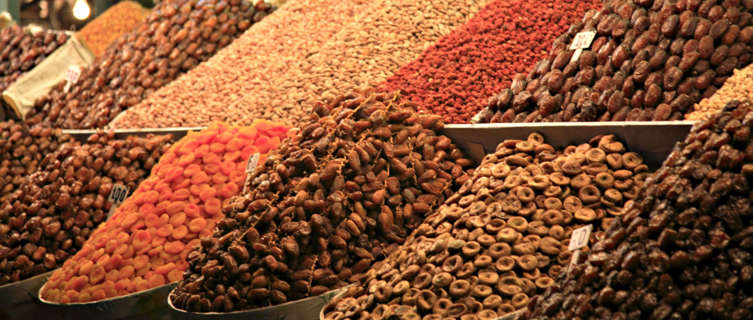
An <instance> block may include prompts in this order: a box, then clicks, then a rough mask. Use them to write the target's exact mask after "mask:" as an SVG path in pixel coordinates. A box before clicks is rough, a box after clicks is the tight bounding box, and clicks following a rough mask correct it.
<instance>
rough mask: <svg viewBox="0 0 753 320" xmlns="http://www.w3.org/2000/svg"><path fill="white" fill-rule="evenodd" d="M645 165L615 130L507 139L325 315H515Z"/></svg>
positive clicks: (608, 216) (611, 211)
mask: <svg viewBox="0 0 753 320" xmlns="http://www.w3.org/2000/svg"><path fill="white" fill-rule="evenodd" d="M646 170H648V168H647V167H646V165H645V164H642V160H641V158H640V157H639V156H638V155H637V154H635V153H633V152H627V151H626V150H625V147H624V146H623V144H622V143H620V142H617V141H614V140H613V137H612V136H603V137H596V138H594V139H592V141H591V143H590V144H582V145H579V146H577V147H576V146H568V147H566V148H564V149H561V150H556V149H555V148H554V147H552V146H551V145H548V144H546V143H545V142H544V138H543V137H542V136H541V135H540V134H537V133H534V134H531V135H530V136H529V137H528V139H527V140H523V141H521V140H506V141H504V142H502V143H501V144H499V146H498V147H497V150H496V152H495V153H493V154H490V155H487V156H486V158H485V159H484V161H483V163H482V164H481V166H480V167H479V168H478V169H476V170H475V172H474V175H473V177H472V178H471V179H470V180H469V181H468V182H466V183H465V184H464V185H463V186H462V187H461V188H460V190H459V191H458V193H456V194H455V195H453V196H452V197H450V198H449V199H447V201H446V202H445V203H444V204H443V205H442V206H441V207H440V208H439V209H437V210H436V211H435V213H433V214H432V215H430V216H429V217H427V218H426V220H425V221H424V223H423V224H421V226H419V227H418V228H417V229H416V231H415V232H414V233H412V234H411V236H410V237H409V238H408V240H407V241H406V243H405V244H404V245H403V246H401V247H400V248H399V249H398V250H397V251H396V252H394V253H393V254H392V255H390V256H389V257H388V258H387V259H386V260H384V261H383V262H379V263H378V265H375V267H374V268H372V269H370V270H368V272H367V273H366V277H363V279H362V280H361V281H360V282H358V283H357V284H356V285H355V286H354V287H352V288H349V289H347V291H346V293H344V294H343V295H341V296H339V297H337V298H335V299H334V300H332V301H331V302H330V303H329V304H328V305H327V306H326V307H325V308H324V316H325V317H324V319H326V320H340V319H383V318H384V319H391V318H390V317H395V319H398V318H399V319H421V318H423V319H447V318H451V319H495V318H496V317H497V316H502V315H505V314H507V313H509V312H513V311H515V310H517V309H519V308H521V307H523V306H525V305H526V304H527V303H528V300H529V298H530V297H532V296H535V295H537V294H540V293H543V292H544V291H545V290H546V288H547V287H549V286H550V285H552V284H553V283H554V280H553V279H556V278H557V277H558V276H559V275H560V274H562V273H565V272H566V270H567V267H568V264H569V261H570V257H571V252H570V251H569V250H568V244H569V241H570V236H571V233H572V232H573V230H574V229H576V228H579V227H583V226H585V225H587V224H594V225H595V228H594V229H595V230H603V228H602V226H606V225H608V223H609V221H610V220H612V219H614V218H613V217H612V216H613V215H616V214H618V213H619V212H620V211H619V208H620V207H622V203H623V202H630V201H632V199H634V198H635V195H636V190H637V187H636V185H638V184H641V183H642V181H643V179H644V178H645V177H646V176H647V175H648V173H647V172H646ZM600 234H601V232H600V231H597V232H595V233H592V234H591V237H590V239H589V240H590V241H589V242H592V243H593V242H595V240H596V238H597V237H598V236H600Z"/></svg>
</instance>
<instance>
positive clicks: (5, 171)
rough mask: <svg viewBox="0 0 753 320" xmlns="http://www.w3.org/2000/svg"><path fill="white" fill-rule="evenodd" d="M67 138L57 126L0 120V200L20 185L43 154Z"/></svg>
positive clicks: (46, 153) (34, 168) (34, 169)
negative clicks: (53, 127) (37, 126)
mask: <svg viewBox="0 0 753 320" xmlns="http://www.w3.org/2000/svg"><path fill="white" fill-rule="evenodd" d="M70 140H71V137H70V136H68V135H64V134H61V133H60V130H52V129H48V128H46V129H41V128H33V129H29V128H28V127H27V126H26V125H24V124H23V123H16V122H14V121H12V120H9V121H4V122H0V201H3V200H5V198H6V197H7V196H8V195H9V194H10V193H12V192H13V191H15V190H17V189H19V188H20V187H21V185H22V184H23V183H24V179H25V178H26V176H28V175H29V174H31V173H33V172H35V171H37V168H38V167H39V164H40V163H41V162H42V159H43V158H44V157H45V156H46V155H48V154H50V153H52V152H54V151H55V150H57V148H58V147H59V146H60V145H61V144H63V143H65V142H69V141H70Z"/></svg>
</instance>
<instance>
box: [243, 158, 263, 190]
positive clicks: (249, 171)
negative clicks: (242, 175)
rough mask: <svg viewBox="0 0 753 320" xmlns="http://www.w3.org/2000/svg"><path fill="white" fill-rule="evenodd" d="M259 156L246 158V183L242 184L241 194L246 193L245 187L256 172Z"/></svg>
mask: <svg viewBox="0 0 753 320" xmlns="http://www.w3.org/2000/svg"><path fill="white" fill-rule="evenodd" d="M260 156H261V154H259V153H254V154H252V155H251V156H250V157H248V162H247V163H246V181H245V182H244V183H243V193H244V194H245V193H246V186H247V185H248V183H249V182H250V181H251V176H252V175H253V174H254V172H255V171H256V166H257V165H259V157H260Z"/></svg>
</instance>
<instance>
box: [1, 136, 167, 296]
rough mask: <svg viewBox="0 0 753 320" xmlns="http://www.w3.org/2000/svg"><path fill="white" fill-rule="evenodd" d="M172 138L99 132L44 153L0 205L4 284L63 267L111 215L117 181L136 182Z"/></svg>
mask: <svg viewBox="0 0 753 320" xmlns="http://www.w3.org/2000/svg"><path fill="white" fill-rule="evenodd" d="M34 130H38V129H36V128H35V129H32V131H34ZM46 130H49V129H46ZM46 130H42V131H43V132H44V131H46ZM171 139H172V138H171V137H170V136H155V137H148V138H136V137H129V138H127V139H125V140H121V139H116V138H115V137H114V134H112V133H103V132H99V133H96V134H94V135H92V136H90V137H89V139H88V140H87V141H86V143H84V144H79V143H78V142H77V141H68V142H65V143H64V144H62V145H61V146H60V147H59V148H58V149H57V150H56V151H55V152H54V153H51V154H49V155H47V156H45V157H44V160H42V162H41V163H40V164H39V165H38V170H37V171H36V172H34V173H32V174H30V175H29V176H27V177H26V178H25V179H24V180H23V182H22V183H21V185H20V186H18V188H17V189H16V190H13V193H12V194H10V195H8V197H7V198H6V199H5V200H4V201H3V202H2V205H1V206H0V284H5V283H9V282H15V281H19V280H22V279H25V278H28V277H31V276H34V275H37V274H40V273H44V272H47V271H51V270H53V269H56V268H58V267H60V266H61V265H62V264H63V262H64V261H65V260H66V259H68V257H69V256H71V255H73V254H74V253H76V251H78V250H79V249H80V248H81V247H82V246H83V245H84V242H85V241H86V239H87V238H88V237H89V235H90V234H91V233H92V231H93V230H94V229H95V228H96V227H97V226H98V225H99V224H100V223H101V222H103V221H104V220H105V219H106V217H107V214H108V212H109V210H110V207H111V205H112V204H111V203H110V201H109V200H108V197H109V195H110V192H111V191H112V189H113V186H114V185H116V184H120V185H123V186H126V187H128V188H129V190H133V189H134V188H136V186H137V185H138V184H139V182H141V180H143V179H145V178H146V177H147V176H148V174H149V170H150V169H151V168H152V166H153V165H154V164H155V163H156V162H157V159H159V158H160V156H162V154H163V153H164V151H165V150H167V147H168V146H169V141H170V140H171Z"/></svg>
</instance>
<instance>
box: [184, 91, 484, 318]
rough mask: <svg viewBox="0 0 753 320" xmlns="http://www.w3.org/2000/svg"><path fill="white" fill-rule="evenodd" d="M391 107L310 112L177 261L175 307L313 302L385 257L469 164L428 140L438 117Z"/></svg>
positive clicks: (377, 104)
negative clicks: (211, 231) (180, 264)
mask: <svg viewBox="0 0 753 320" xmlns="http://www.w3.org/2000/svg"><path fill="white" fill-rule="evenodd" d="M397 99H398V97H397V96H396V95H388V94H373V93H364V94H363V95H361V94H351V95H345V96H341V97H339V98H337V99H335V100H334V101H332V102H330V103H329V105H328V106H326V107H325V106H324V105H318V106H317V107H315V108H314V113H313V114H312V116H311V117H310V118H309V121H308V122H307V123H305V124H304V125H303V127H302V130H301V132H300V133H299V135H298V138H299V139H298V141H292V140H286V142H284V143H283V144H282V145H281V147H280V149H279V150H278V151H277V152H273V153H270V155H269V157H268V158H267V160H266V162H265V163H264V165H263V166H262V167H261V168H260V170H258V171H257V172H256V173H255V174H253V175H252V176H251V181H250V183H249V184H247V185H246V186H247V188H248V190H249V192H248V193H246V194H243V195H242V196H239V197H236V198H235V199H234V200H233V201H231V203H230V204H229V205H228V206H226V207H224V208H223V211H225V218H224V219H222V220H221V221H220V222H219V223H218V224H217V226H218V229H217V231H216V232H215V235H214V237H212V238H207V239H202V243H201V250H198V251H194V252H191V253H190V254H189V255H188V261H189V264H190V265H189V269H188V271H187V272H186V274H185V276H184V279H183V281H181V282H180V283H179V285H178V287H177V288H176V289H175V290H174V291H173V293H172V294H171V297H170V298H171V300H172V302H173V303H174V304H175V306H176V307H178V308H180V309H184V310H188V311H194V312H209V311H215V312H228V311H234V310H244V309H250V308H256V307H262V306H267V305H276V304H280V303H284V302H287V301H293V300H297V299H301V298H305V297H309V296H317V295H320V294H322V293H325V292H327V291H330V290H332V289H336V288H340V287H342V286H345V285H347V283H348V282H350V281H357V280H359V279H361V278H362V277H363V275H364V273H363V272H365V271H366V270H368V269H369V268H370V267H371V265H372V263H374V262H375V261H377V260H381V259H383V258H384V257H385V256H387V255H389V254H390V252H392V251H393V250H394V249H395V248H397V247H398V245H399V244H401V243H402V242H403V241H404V240H405V238H406V237H407V236H408V234H409V233H410V231H411V230H412V229H413V228H415V227H417V226H418V225H419V224H420V223H421V222H422V221H423V217H424V215H426V214H428V213H430V212H431V211H432V209H433V208H434V207H436V206H438V205H440V204H441V203H442V202H444V200H445V199H446V198H447V197H449V196H451V195H452V194H453V193H454V192H455V190H457V188H456V187H457V186H459V185H460V184H462V183H463V182H464V181H466V180H468V178H469V176H468V174H467V173H466V170H465V169H464V168H467V167H470V166H471V165H472V161H471V160H469V159H467V158H465V157H464V155H463V153H462V152H461V151H460V149H458V148H457V147H456V146H455V145H454V144H453V143H452V141H450V139H449V138H448V137H446V136H443V135H438V134H437V130H439V129H440V128H441V127H442V125H443V124H442V122H441V120H440V119H441V118H440V117H439V116H436V115H428V114H419V113H416V112H415V111H414V109H413V107H412V106H409V105H405V104H402V103H397V102H396V101H397Z"/></svg>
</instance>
